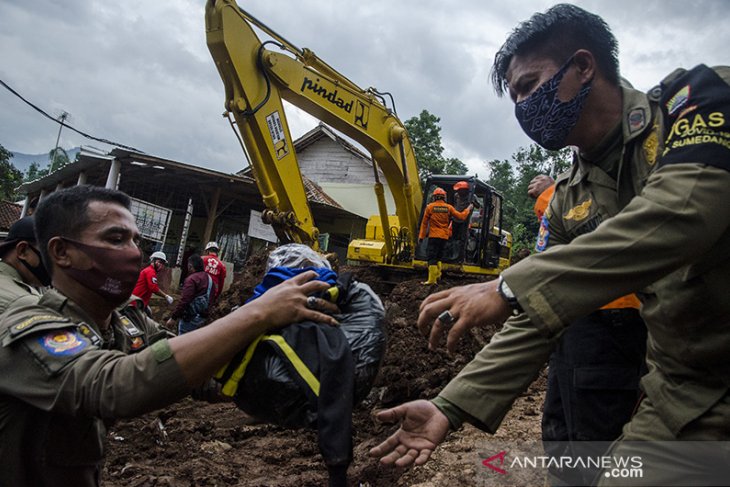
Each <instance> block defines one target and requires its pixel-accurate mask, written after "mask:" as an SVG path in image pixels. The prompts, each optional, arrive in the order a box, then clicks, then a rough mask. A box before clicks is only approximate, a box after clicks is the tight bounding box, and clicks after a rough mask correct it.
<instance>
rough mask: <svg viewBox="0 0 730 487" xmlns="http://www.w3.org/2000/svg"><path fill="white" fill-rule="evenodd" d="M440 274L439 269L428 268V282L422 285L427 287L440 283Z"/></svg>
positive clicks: (434, 267)
mask: <svg viewBox="0 0 730 487" xmlns="http://www.w3.org/2000/svg"><path fill="white" fill-rule="evenodd" d="M438 274H439V268H438V266H435V265H430V266H428V280H427V281H426V282H422V283H421V284H426V285H429V286H430V285H432V284H436V283H437V282H438Z"/></svg>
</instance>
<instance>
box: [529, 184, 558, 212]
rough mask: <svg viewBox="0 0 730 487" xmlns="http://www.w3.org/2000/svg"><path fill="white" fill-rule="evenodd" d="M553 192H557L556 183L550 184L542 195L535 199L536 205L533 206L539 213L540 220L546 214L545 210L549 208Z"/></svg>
mask: <svg viewBox="0 0 730 487" xmlns="http://www.w3.org/2000/svg"><path fill="white" fill-rule="evenodd" d="M553 193H555V185H554V184H553V185H552V186H549V187H548V188H547V189H546V190H545V191H543V192H542V193H540V196H538V197H537V199H536V200H535V206H534V207H533V210H535V215H537V219H538V220H540V219H541V218H542V215H544V214H545V210H547V207H548V204H549V203H550V198H552V197H553Z"/></svg>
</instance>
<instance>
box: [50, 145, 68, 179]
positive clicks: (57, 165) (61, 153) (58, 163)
mask: <svg viewBox="0 0 730 487" xmlns="http://www.w3.org/2000/svg"><path fill="white" fill-rule="evenodd" d="M48 159H49V160H50V161H51V163H50V169H49V170H48V173H52V172H53V171H56V170H58V169H61V168H62V167H63V166H65V165H66V164H68V163H69V162H71V161H70V160H69V158H68V153H67V152H66V150H65V149H63V148H62V147H58V148H56V149H51V151H50V152H49V153H48Z"/></svg>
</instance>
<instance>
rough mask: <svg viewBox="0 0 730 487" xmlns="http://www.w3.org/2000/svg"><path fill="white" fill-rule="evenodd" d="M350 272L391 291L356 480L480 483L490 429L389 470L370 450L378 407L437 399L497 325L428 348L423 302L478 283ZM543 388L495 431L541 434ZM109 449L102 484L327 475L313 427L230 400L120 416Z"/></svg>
mask: <svg viewBox="0 0 730 487" xmlns="http://www.w3.org/2000/svg"><path fill="white" fill-rule="evenodd" d="M267 257H268V254H267V253H266V252H261V253H258V254H255V255H252V256H251V257H250V258H249V260H248V262H247V264H246V266H245V268H244V270H243V271H242V272H241V273H240V274H238V275H236V278H235V279H234V283H233V285H232V286H231V288H230V289H229V290H228V291H226V292H225V293H224V294H223V295H221V297H220V298H219V300H218V303H217V305H216V308H215V310H213V311H212V313H211V320H212V319H215V318H218V317H220V316H223V315H225V314H226V313H228V312H229V311H230V310H231V309H232V308H234V307H236V306H240V305H242V304H243V303H244V302H245V300H246V299H248V298H249V297H250V296H251V295H252V293H253V288H254V287H255V286H256V285H257V284H258V283H259V281H260V280H261V278H262V276H263V274H264V271H265V268H266V260H267ZM348 271H349V272H353V274H354V275H355V277H356V278H357V279H358V280H360V281H362V282H365V283H367V284H369V285H370V286H371V287H372V288H373V290H374V291H375V292H376V293H378V294H379V295H380V297H381V299H383V302H384V304H385V307H386V327H387V328H386V329H387V333H388V348H387V352H386V356H385V358H384V361H383V364H382V367H381V370H380V373H379V375H378V378H377V379H376V382H375V384H374V386H373V389H372V391H371V392H370V394H369V396H368V397H367V398H366V399H365V400H364V401H363V402H362V403H361V404H359V405H358V406H357V407H356V408H355V410H354V414H353V431H354V436H355V437H354V445H355V450H354V461H353V463H352V465H351V467H350V469H349V471H348V477H349V479H350V480H349V481H350V483H351V485H357V486H373V487H375V486H378V487H380V486H402V485H409V486H411V485H419V486H424V487H425V486H452V485H472V484H475V483H477V480H476V479H478V475H479V472H478V470H477V469H478V466H479V463H478V462H477V461H476V459H477V456H476V455H477V448H478V444H479V442H480V441H485V440H487V439H488V438H489V437H488V436H486V434H484V433H482V432H480V431H479V430H477V429H475V428H473V427H471V426H468V425H467V426H465V427H464V428H462V429H461V430H460V431H458V432H454V433H452V434H451V435H450V436H449V438H447V440H446V441H444V442H443V443H442V445H441V446H440V447H439V448H438V449H437V450H436V452H435V453H434V454H433V456H432V459H431V460H430V461H429V462H428V463H427V464H426V465H424V466H421V467H416V468H412V469H407V470H402V469H392V468H386V467H382V466H380V465H379V464H378V461H377V460H376V459H372V458H370V457H369V456H368V451H369V450H370V448H372V447H373V446H375V445H377V444H378V443H380V442H381V441H383V440H384V439H385V438H386V437H387V436H388V435H390V434H391V433H392V432H393V431H394V429H395V426H394V425H383V424H381V423H378V422H377V421H375V420H374V418H373V412H374V411H377V410H379V409H382V408H387V407H392V406H395V405H398V404H401V403H403V402H406V401H410V400H414V399H419V398H423V399H430V398H432V397H434V396H435V395H436V394H437V393H438V392H439V391H440V390H441V389H442V388H443V387H444V386H445V385H446V383H447V382H448V381H449V380H450V379H451V378H452V377H454V376H455V375H456V374H457V373H458V372H459V370H461V369H462V368H463V367H464V365H466V364H467V363H468V362H469V361H470V360H471V358H472V357H473V356H474V355H475V354H476V353H477V352H478V351H479V350H481V348H482V347H483V346H484V345H486V344H487V343H488V342H489V340H490V338H491V336H492V335H493V334H494V332H495V331H496V327H485V328H479V329H472V330H470V333H469V334H468V335H467V336H465V337H464V339H463V340H462V343H461V344H460V347H459V351H458V352H457V353H456V354H455V355H454V356H450V355H448V354H447V353H446V352H445V351H444V350H442V349H440V350H437V351H429V350H428V344H427V340H426V338H425V337H423V336H422V335H421V334H420V333H418V331H417V329H416V319H417V316H418V307H419V304H420V303H421V301H422V300H423V299H424V298H425V297H426V296H427V295H428V294H429V293H432V292H436V291H440V290H443V289H447V288H450V287H453V286H457V285H462V284H465V283H467V282H474V281H475V278H473V277H469V278H466V277H463V276H449V275H445V276H444V278H443V279H442V281H441V282H440V283H439V284H438V285H436V286H424V285H422V284H421V281H422V280H423V279H424V276H422V275H417V276H414V277H410V278H408V279H405V280H402V279H388V278H383V276H381V275H380V274H379V273H378V271H377V270H376V269H374V268H371V267H346V266H343V267H342V268H340V272H348ZM477 280H478V279H477ZM153 311H154V310H153ZM544 391H545V376H544V373H543V374H542V375H541V376H540V378H538V380H537V381H536V382H535V383H534V384H533V385H532V386H531V387H530V388H529V390H528V391H527V392H526V393H524V394H523V395H522V397H521V398H520V399H518V401H517V402H516V404H515V407H514V408H513V410H512V411H511V412H510V414H509V415H508V416H507V418H506V420H505V422H504V423H503V426H502V428H501V429H500V431H499V432H498V434H497V435H496V436H497V437H498V438H505V439H520V440H525V439H532V440H538V439H539V437H540V410H541V406H542V402H543V399H544ZM161 426H162V429H161ZM161 431H162V432H164V441H163V440H162V436H163V435H162V433H161ZM119 438H123V440H119ZM115 440H116V441H115ZM107 450H108V452H107V459H106V464H105V467H104V470H103V483H102V485H104V486H106V487H122V486H125V487H126V486H138V487H143V486H170V487H173V486H175V487H177V486H193V485H195V486H275V487H287V486H291V487H307V486H321V485H326V484H327V479H328V476H327V469H326V467H325V465H324V462H323V461H322V457H321V455H320V453H319V448H318V445H317V434H316V432H315V431H308V430H299V431H295V432H292V431H290V430H285V429H283V428H280V427H277V426H273V425H268V424H258V423H256V421H255V420H253V418H250V417H248V416H246V415H245V414H244V413H243V412H242V411H240V410H238V409H237V408H236V407H235V406H234V405H233V404H232V403H218V404H208V403H205V402H197V401H194V400H192V399H190V398H188V399H185V400H182V401H180V402H178V403H176V404H174V405H172V406H169V407H167V408H165V409H163V410H162V411H157V412H155V413H150V414H147V415H144V416H142V417H139V418H134V419H131V420H124V421H118V422H117V423H116V424H114V425H113V426H112V427H110V431H109V438H108V441H107Z"/></svg>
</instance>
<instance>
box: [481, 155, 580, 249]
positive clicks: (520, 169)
mask: <svg viewBox="0 0 730 487" xmlns="http://www.w3.org/2000/svg"><path fill="white" fill-rule="evenodd" d="M571 160H572V156H571V152H570V150H569V149H563V150H560V151H548V150H545V149H543V148H542V147H540V146H538V145H536V144H532V145H530V146H529V147H520V148H519V149H517V152H515V153H514V154H512V161H507V160H502V161H499V160H493V161H490V162H487V163H486V165H487V169H489V175H490V176H489V179H488V180H487V183H489V184H490V185H491V186H493V187H494V188H495V189H497V191H499V192H500V193H501V194H502V196H503V198H504V203H503V205H502V215H503V221H504V226H505V228H506V229H507V230H508V231H510V232H512V237H513V251H516V250H519V249H521V248H528V249H533V248H534V246H535V238H536V236H537V231H538V229H539V222H538V221H537V218H536V217H535V213H534V211H533V206H534V203H535V202H534V200H533V199H532V198H530V197H529V196H528V195H527V186H528V185H529V184H530V181H532V178H534V177H535V176H537V175H538V174H549V175H551V176H553V177H556V176H557V175H558V174H560V173H561V172H563V171H565V170H567V169H568V168H569V167H570V164H571Z"/></svg>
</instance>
